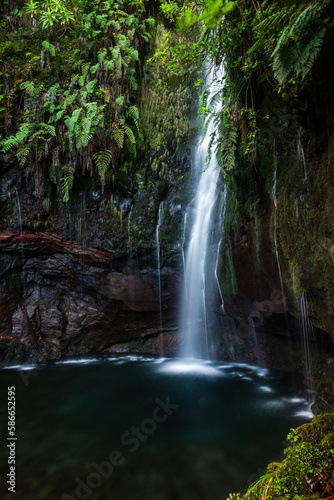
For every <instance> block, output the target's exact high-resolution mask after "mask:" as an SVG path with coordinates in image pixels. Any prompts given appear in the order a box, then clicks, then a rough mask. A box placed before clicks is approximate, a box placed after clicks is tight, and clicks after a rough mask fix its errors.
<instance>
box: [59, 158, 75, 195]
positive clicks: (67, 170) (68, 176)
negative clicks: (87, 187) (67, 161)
mask: <svg viewBox="0 0 334 500" xmlns="http://www.w3.org/2000/svg"><path fill="white" fill-rule="evenodd" d="M74 170H75V169H74V167H72V166H71V165H64V166H63V173H64V177H62V178H61V180H60V181H61V188H62V191H63V201H64V202H65V203H67V202H68V200H69V199H70V190H71V189H72V187H73V181H74Z"/></svg>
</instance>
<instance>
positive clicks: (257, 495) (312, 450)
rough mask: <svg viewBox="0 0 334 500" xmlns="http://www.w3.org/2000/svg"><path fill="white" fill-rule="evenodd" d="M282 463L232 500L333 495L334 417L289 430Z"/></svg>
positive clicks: (296, 499)
mask: <svg viewBox="0 0 334 500" xmlns="http://www.w3.org/2000/svg"><path fill="white" fill-rule="evenodd" d="M288 442H289V447H288V448H287V449H286V450H285V459H284V460H283V461H282V462H280V463H276V462H275V463H271V464H269V465H268V468H267V472H266V474H264V475H263V476H262V477H261V478H260V479H259V480H258V481H257V482H256V483H254V484H253V485H252V486H251V487H250V488H249V489H248V491H247V492H246V493H245V494H244V495H240V494H234V493H233V494H230V496H229V499H233V500H241V499H243V500H262V499H266V500H283V499H285V500H307V499H310V500H311V499H312V500H317V499H320V498H328V497H330V498H332V495H334V414H332V413H327V414H325V415H320V416H317V417H315V418H314V419H313V421H312V422H311V423H309V424H304V425H302V426H301V427H298V428H297V429H292V431H291V433H290V434H289V435H288Z"/></svg>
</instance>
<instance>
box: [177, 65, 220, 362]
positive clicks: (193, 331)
mask: <svg viewBox="0 0 334 500" xmlns="http://www.w3.org/2000/svg"><path fill="white" fill-rule="evenodd" d="M221 78H222V73H221V72H220V71H219V70H218V71H217V70H214V69H213V70H212V71H211V73H210V74H209V75H208V77H207V81H206V85H207V86H208V87H209V97H208V101H209V102H210V99H211V98H212V97H213V95H214V94H215V93H216V92H217V90H218V88H217V85H216V82H219V81H220V80H221ZM218 101H219V100H218ZM218 106H221V103H219V102H218V103H217V105H216V110H217V109H218ZM214 127H215V125H214V120H211V121H210V123H209V126H208V130H207V133H206V136H205V137H204V139H203V140H201V137H199V139H198V143H197V147H196V151H195V159H194V162H193V165H194V167H193V168H194V169H195V172H196V174H197V176H198V179H199V180H198V185H197V189H196V194H195V198H194V199H193V201H192V203H191V204H190V207H189V209H188V212H189V211H191V212H192V213H191V217H189V216H188V214H187V216H186V222H188V220H189V218H190V219H191V224H192V225H191V229H190V241H189V243H188V247H187V250H186V253H185V287H184V293H183V301H182V319H181V327H182V331H184V332H186V342H185V348H184V349H183V355H184V356H186V357H188V358H208V357H209V352H208V343H207V316H206V304H205V260H206V251H207V242H208V236H209V232H210V226H211V212H212V209H213V206H214V204H215V201H216V185H217V180H218V176H219V168H218V165H217V160H216V156H215V154H214V152H213V153H212V156H211V160H210V163H209V165H208V166H207V168H206V169H205V158H206V154H207V151H208V147H209V143H210V139H211V135H212V133H213V132H214Z"/></svg>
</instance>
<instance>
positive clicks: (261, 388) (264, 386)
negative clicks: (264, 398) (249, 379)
mask: <svg viewBox="0 0 334 500" xmlns="http://www.w3.org/2000/svg"><path fill="white" fill-rule="evenodd" d="M259 389H260V391H263V392H274V391H273V390H272V389H271V388H270V387H268V386H266V385H261V386H260V387H259Z"/></svg>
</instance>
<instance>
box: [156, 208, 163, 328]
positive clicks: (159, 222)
mask: <svg viewBox="0 0 334 500" xmlns="http://www.w3.org/2000/svg"><path fill="white" fill-rule="evenodd" d="M163 217H164V202H163V201H162V202H161V203H160V205H159V212H158V223H157V226H156V229H155V237H156V245H157V272H158V290H159V308H160V310H159V320H160V323H159V326H160V333H161V332H162V307H161V264H160V227H161V224H162V222H163Z"/></svg>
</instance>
